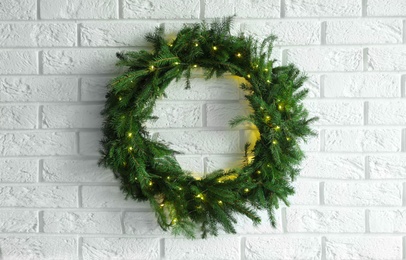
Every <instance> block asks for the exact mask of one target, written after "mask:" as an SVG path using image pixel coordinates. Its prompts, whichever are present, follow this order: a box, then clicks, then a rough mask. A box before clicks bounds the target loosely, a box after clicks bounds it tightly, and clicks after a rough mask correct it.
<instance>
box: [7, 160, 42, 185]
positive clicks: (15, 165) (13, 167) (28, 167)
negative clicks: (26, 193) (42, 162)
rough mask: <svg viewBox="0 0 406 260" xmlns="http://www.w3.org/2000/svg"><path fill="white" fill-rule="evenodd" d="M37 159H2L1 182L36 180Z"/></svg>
mask: <svg viewBox="0 0 406 260" xmlns="http://www.w3.org/2000/svg"><path fill="white" fill-rule="evenodd" d="M37 165H38V162H37V160H32V159H20V158H19V159H5V158H3V159H0V182H35V181H36V179H37V169H38V166H37Z"/></svg>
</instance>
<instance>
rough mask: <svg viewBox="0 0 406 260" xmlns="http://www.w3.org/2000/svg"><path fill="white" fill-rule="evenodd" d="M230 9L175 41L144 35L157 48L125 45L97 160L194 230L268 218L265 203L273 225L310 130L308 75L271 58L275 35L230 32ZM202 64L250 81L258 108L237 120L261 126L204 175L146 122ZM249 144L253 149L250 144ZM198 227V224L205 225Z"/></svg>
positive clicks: (184, 228)
mask: <svg viewBox="0 0 406 260" xmlns="http://www.w3.org/2000/svg"><path fill="white" fill-rule="evenodd" d="M231 25H232V18H231V17H228V18H225V19H223V20H221V21H220V20H217V21H215V22H214V23H212V24H206V23H201V24H194V25H191V26H185V27H184V28H183V29H182V30H181V31H180V32H179V33H178V35H177V37H176V39H175V40H174V41H173V42H168V41H166V40H165V38H164V37H163V31H162V30H161V29H156V31H155V32H154V33H151V34H148V35H147V36H146V39H147V41H148V42H150V43H151V44H152V46H153V51H152V52H147V51H138V52H126V53H118V54H117V57H118V58H119V61H118V63H117V65H118V66H124V67H127V71H126V72H125V73H123V74H122V75H120V76H118V77H117V78H115V79H114V80H112V81H111V83H110V85H109V92H108V94H107V101H106V104H105V109H104V110H103V111H102V115H103V116H104V119H105V121H104V125H103V133H104V138H103V140H102V141H101V143H102V151H101V154H102V156H101V159H100V164H101V165H103V166H105V167H108V168H110V169H111V170H112V171H113V173H114V175H115V176H116V177H117V178H118V179H120V181H121V184H122V185H121V189H122V191H123V192H124V193H125V194H126V195H127V197H131V198H133V199H135V200H140V201H144V200H149V202H150V204H151V206H152V208H153V209H154V211H155V212H156V217H157V221H158V223H159V224H160V226H161V227H162V229H163V230H171V231H172V232H173V233H174V234H183V235H185V236H187V237H190V238H193V237H195V234H196V233H198V232H200V233H201V235H202V237H206V236H207V235H214V236H215V235H217V234H218V230H219V228H220V229H223V230H224V231H225V232H227V233H235V232H236V230H235V228H234V225H235V223H236V221H237V220H236V218H235V217H236V214H241V215H244V216H246V217H248V218H250V219H251V220H252V221H253V223H254V224H258V223H259V222H260V221H261V220H260V218H259V216H258V214H257V213H256V211H257V210H261V209H265V210H267V212H268V214H269V220H270V222H271V224H272V225H275V217H274V209H275V208H278V207H279V202H280V201H282V202H284V203H285V204H288V200H287V197H288V196H289V195H291V194H293V193H294V190H293V188H292V187H291V186H290V182H291V181H292V180H294V178H295V177H296V176H297V175H298V173H299V169H298V168H297V167H298V165H299V163H300V161H301V160H302V159H303V156H304V155H303V152H302V150H301V149H300V147H299V145H298V141H299V140H302V139H303V140H306V139H307V137H308V136H310V135H312V134H313V132H312V130H311V129H310V127H309V124H310V123H311V122H312V121H313V120H315V119H314V118H310V119H309V118H308V112H307V111H306V109H305V108H304V106H303V105H302V103H301V101H302V100H303V99H304V98H305V97H306V94H307V91H306V90H303V89H300V88H301V87H302V85H303V83H304V81H305V80H306V77H305V76H303V75H302V74H301V73H300V71H299V70H298V69H297V68H296V67H295V66H294V65H288V66H282V67H274V66H273V64H274V61H273V60H270V55H271V51H272V43H273V41H274V39H275V37H274V36H270V37H268V38H267V39H265V40H264V41H263V42H262V43H258V42H257V41H255V40H254V39H252V38H251V37H245V36H243V35H241V36H238V37H237V36H232V35H231V34H230V28H231ZM196 67H200V68H203V69H204V71H205V75H206V78H207V79H210V78H211V77H213V76H214V75H216V76H217V77H218V76H221V75H222V74H223V73H225V72H231V73H232V74H234V75H236V76H240V77H244V78H245V79H246V81H247V83H246V84H242V85H241V88H242V89H243V90H245V93H246V95H245V97H246V98H247V100H248V101H249V103H250V106H251V107H252V110H253V111H254V112H253V113H252V114H251V115H249V116H248V117H243V116H238V117H236V118H235V119H233V120H231V121H230V125H231V126H236V125H238V124H240V123H242V122H244V121H248V122H251V123H252V124H254V125H255V126H256V127H257V128H258V131H259V133H260V137H259V139H258V140H257V141H256V143H255V144H254V145H253V146H250V144H247V145H246V146H245V155H244V158H245V160H244V161H245V164H244V166H243V167H242V168H237V169H232V170H229V171H224V170H217V171H215V172H213V173H211V174H209V175H207V176H206V177H204V178H202V179H195V178H193V177H191V175H190V173H189V172H186V171H184V170H182V169H181V167H180V166H179V164H178V162H177V161H176V159H175V157H174V155H175V154H176V153H177V152H176V151H174V150H172V149H170V148H168V147H167V146H166V145H165V144H162V143H160V142H157V141H154V140H152V139H151V137H150V135H149V133H148V131H147V130H146V128H145V125H144V123H145V122H146V121H148V120H151V119H154V118H153V117H152V116H151V114H152V112H153V108H154V106H155V101H156V99H157V98H158V97H161V96H163V95H164V92H165V89H166V87H167V86H168V85H169V83H170V82H171V81H172V80H177V79H180V78H181V77H186V79H187V86H186V87H187V88H190V87H191V86H190V81H189V79H190V76H191V71H192V70H193V69H194V68H196ZM250 148H251V150H250ZM199 230H200V231H199Z"/></svg>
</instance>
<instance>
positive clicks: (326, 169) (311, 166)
mask: <svg viewBox="0 0 406 260" xmlns="http://www.w3.org/2000/svg"><path fill="white" fill-rule="evenodd" d="M301 168H302V169H301V171H300V176H301V177H309V178H319V179H364V176H365V173H364V170H365V160H364V157H363V156H358V155H326V154H317V155H312V154H308V155H306V158H305V159H304V160H303V162H302V164H301Z"/></svg>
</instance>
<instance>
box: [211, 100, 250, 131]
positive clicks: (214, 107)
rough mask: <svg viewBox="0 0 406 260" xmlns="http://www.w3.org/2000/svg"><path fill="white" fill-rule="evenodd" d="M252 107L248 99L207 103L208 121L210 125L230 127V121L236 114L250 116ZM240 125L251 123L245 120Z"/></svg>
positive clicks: (246, 125)
mask: <svg viewBox="0 0 406 260" xmlns="http://www.w3.org/2000/svg"><path fill="white" fill-rule="evenodd" d="M250 113H252V109H251V108H250V106H249V103H248V102H247V101H240V102H238V103H237V102H233V103H223V104H218V103H212V104H207V105H206V116H207V118H206V122H207V126H208V127H230V125H229V122H230V120H232V119H233V118H235V117H236V116H248V115H249V114H250ZM239 126H242V127H244V126H245V127H248V126H251V123H248V122H243V123H241V124H240V125H239Z"/></svg>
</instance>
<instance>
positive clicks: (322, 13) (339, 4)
mask: <svg viewBox="0 0 406 260" xmlns="http://www.w3.org/2000/svg"><path fill="white" fill-rule="evenodd" d="M328 16H341V17H346V16H361V2H359V1H352V0H342V1H330V0H318V1H313V0H286V1H285V17H328Z"/></svg>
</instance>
